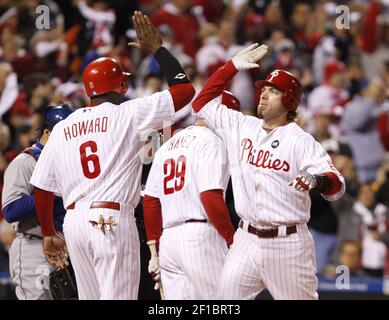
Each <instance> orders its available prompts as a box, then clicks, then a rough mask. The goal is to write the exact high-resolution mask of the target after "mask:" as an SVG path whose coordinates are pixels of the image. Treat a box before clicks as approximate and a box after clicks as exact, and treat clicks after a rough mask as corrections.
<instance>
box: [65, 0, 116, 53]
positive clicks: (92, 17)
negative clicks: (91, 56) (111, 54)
mask: <svg viewBox="0 0 389 320" xmlns="http://www.w3.org/2000/svg"><path fill="white" fill-rule="evenodd" d="M72 1H73V3H74V4H75V5H76V6H77V7H78V10H80V13H81V15H82V16H83V17H84V18H85V19H86V20H87V28H88V29H90V30H93V36H92V40H91V44H90V45H91V48H92V49H97V50H100V51H99V53H100V54H102V55H104V54H105V53H107V52H108V51H109V50H110V49H112V45H113V41H114V40H113V36H112V29H113V26H114V24H115V22H116V14H115V12H114V10H112V9H110V7H109V5H108V3H107V2H106V1H102V0H101V1H100V0H99V1H93V3H92V5H91V6H89V5H88V4H87V2H86V1H84V0H72ZM107 47H108V48H107Z"/></svg>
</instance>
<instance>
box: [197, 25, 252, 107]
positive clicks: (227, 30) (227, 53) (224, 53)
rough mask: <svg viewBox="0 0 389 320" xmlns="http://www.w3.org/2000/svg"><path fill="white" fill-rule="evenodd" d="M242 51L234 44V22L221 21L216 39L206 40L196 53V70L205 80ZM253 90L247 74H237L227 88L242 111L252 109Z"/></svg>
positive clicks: (240, 47)
mask: <svg viewBox="0 0 389 320" xmlns="http://www.w3.org/2000/svg"><path fill="white" fill-rule="evenodd" d="M242 49H243V47H242V46H240V45H238V44H236V43H235V22H234V21H233V20H232V19H223V20H222V21H221V22H220V25H219V31H218V34H217V37H209V38H208V39H206V41H205V43H204V45H203V47H201V49H200V50H199V52H198V53H197V56H196V65H197V70H198V71H199V73H200V74H201V75H202V76H203V77H204V78H205V79H207V78H208V77H209V76H210V75H212V73H213V72H214V71H216V69H217V68H219V67H220V66H222V65H223V64H224V63H225V62H226V61H227V60H229V59H231V58H232V57H233V56H234V55H235V54H236V53H238V52H239V51H240V50H242ZM248 88H250V89H251V90H250V91H251V92H250V91H249V89H248ZM253 89H254V88H253V86H252V80H251V77H250V74H249V72H239V73H238V74H237V75H236V76H235V78H234V79H233V80H232V81H231V86H230V88H229V90H230V91H231V92H232V93H233V94H234V95H235V96H236V97H237V98H238V100H239V101H240V103H241V106H242V108H241V109H242V110H244V109H251V108H252V107H253V105H254V103H255V102H254V91H253Z"/></svg>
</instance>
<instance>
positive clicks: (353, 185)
mask: <svg viewBox="0 0 389 320" xmlns="http://www.w3.org/2000/svg"><path fill="white" fill-rule="evenodd" d="M331 158H332V159H333V163H334V166H335V168H336V169H338V171H339V172H340V173H341V174H342V176H343V178H344V180H345V182H346V194H348V195H350V196H351V197H356V196H357V192H358V188H359V181H358V177H357V171H356V168H355V164H354V161H353V159H352V158H350V157H348V156H345V155H341V154H336V155H333V156H332V155H331Z"/></svg>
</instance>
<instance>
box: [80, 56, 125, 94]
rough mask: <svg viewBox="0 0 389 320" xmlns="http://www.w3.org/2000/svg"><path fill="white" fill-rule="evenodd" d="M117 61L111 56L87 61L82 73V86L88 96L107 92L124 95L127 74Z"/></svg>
mask: <svg viewBox="0 0 389 320" xmlns="http://www.w3.org/2000/svg"><path fill="white" fill-rule="evenodd" d="M129 75H130V73H127V72H123V71H122V69H121V68H120V65H119V63H118V62H117V61H116V60H115V59H112V58H106V57H104V58H99V59H96V60H94V61H92V62H91V63H89V64H88V65H87V66H86V67H85V69H84V72H83V73H82V77H83V79H84V86H85V89H86V93H87V95H88V96H89V97H94V96H98V95H101V94H104V93H108V92H117V93H119V94H120V95H124V94H125V93H126V91H127V90H128V81H127V76H129Z"/></svg>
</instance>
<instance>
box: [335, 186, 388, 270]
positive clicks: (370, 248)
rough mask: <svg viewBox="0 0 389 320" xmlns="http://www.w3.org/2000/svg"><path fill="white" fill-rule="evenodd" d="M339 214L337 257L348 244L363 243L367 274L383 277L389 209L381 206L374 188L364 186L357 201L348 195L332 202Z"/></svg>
mask: <svg viewBox="0 0 389 320" xmlns="http://www.w3.org/2000/svg"><path fill="white" fill-rule="evenodd" d="M332 206H333V207H334V208H336V211H337V212H339V217H338V221H339V224H338V239H337V246H336V250H335V256H339V252H340V247H341V244H342V243H343V242H344V241H345V240H354V241H361V243H362V266H363V269H364V271H365V272H366V274H368V275H369V276H373V277H382V275H383V269H384V266H385V259H386V254H387V246H389V243H388V242H387V241H388V238H389V228H388V227H387V225H388V221H389V209H388V207H386V206H384V205H383V204H380V203H377V202H376V200H375V197H374V192H373V190H372V187H371V185H369V184H363V185H361V186H360V188H359V191H358V197H357V199H354V198H352V197H350V196H348V195H344V196H343V197H342V198H341V199H339V200H337V201H334V202H332Z"/></svg>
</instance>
